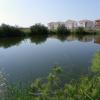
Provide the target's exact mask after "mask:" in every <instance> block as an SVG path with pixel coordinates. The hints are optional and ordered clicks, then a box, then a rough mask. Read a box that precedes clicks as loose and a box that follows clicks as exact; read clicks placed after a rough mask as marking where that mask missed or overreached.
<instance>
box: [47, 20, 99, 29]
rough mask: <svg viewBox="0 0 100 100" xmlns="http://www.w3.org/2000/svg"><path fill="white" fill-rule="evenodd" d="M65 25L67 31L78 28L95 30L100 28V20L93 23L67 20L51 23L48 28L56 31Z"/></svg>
mask: <svg viewBox="0 0 100 100" xmlns="http://www.w3.org/2000/svg"><path fill="white" fill-rule="evenodd" d="M61 25H64V26H65V27H66V29H76V28H78V27H83V28H85V29H93V28H95V27H99V28H100V20H96V21H91V20H80V21H75V20H67V21H66V22H51V23H48V28H49V29H51V30H55V29H57V28H58V26H61Z"/></svg>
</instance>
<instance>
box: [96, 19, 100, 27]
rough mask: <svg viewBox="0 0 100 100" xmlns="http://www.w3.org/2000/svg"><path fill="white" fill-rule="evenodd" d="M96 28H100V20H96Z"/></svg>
mask: <svg viewBox="0 0 100 100" xmlns="http://www.w3.org/2000/svg"><path fill="white" fill-rule="evenodd" d="M95 27H96V28H100V19H98V20H95Z"/></svg>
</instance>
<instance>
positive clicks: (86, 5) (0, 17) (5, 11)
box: [0, 0, 100, 27]
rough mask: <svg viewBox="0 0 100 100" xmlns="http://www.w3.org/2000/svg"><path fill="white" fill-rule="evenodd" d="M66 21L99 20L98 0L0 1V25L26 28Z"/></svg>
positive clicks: (99, 3)
mask: <svg viewBox="0 0 100 100" xmlns="http://www.w3.org/2000/svg"><path fill="white" fill-rule="evenodd" d="M68 19H73V20H80V19H90V20H95V19H100V0H0V24H2V23H5V24H10V25H18V26H23V27H28V26H31V25H33V24H35V23H42V24H45V25H47V23H49V22H55V21H66V20H68Z"/></svg>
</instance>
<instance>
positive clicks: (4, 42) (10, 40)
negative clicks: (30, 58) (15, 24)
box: [0, 37, 23, 48]
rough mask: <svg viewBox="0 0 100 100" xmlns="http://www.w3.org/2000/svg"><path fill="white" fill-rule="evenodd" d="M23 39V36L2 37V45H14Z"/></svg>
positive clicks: (0, 44) (0, 42) (0, 41)
mask: <svg viewBox="0 0 100 100" xmlns="http://www.w3.org/2000/svg"><path fill="white" fill-rule="evenodd" d="M22 40H23V38H19V37H17V38H0V47H4V48H8V47H11V46H13V45H18V44H20V42H21V41H22Z"/></svg>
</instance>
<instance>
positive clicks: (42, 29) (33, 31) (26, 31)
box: [0, 24, 96, 37]
mask: <svg viewBox="0 0 100 100" xmlns="http://www.w3.org/2000/svg"><path fill="white" fill-rule="evenodd" d="M49 34H50V35H52V34H57V35H69V34H78V35H85V34H96V31H91V30H89V31H87V30H85V29H84V28H82V27H79V28H77V29H75V30H69V29H66V27H65V26H63V25H62V26H61V25H60V26H58V27H57V29H56V30H49V29H48V27H46V26H44V25H43V24H35V25H32V26H31V27H29V28H20V27H17V26H10V25H7V24H2V25H1V26H0V37H21V36H34V35H49Z"/></svg>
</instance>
